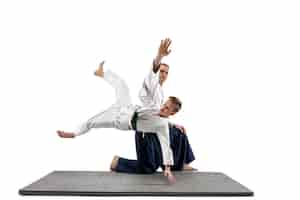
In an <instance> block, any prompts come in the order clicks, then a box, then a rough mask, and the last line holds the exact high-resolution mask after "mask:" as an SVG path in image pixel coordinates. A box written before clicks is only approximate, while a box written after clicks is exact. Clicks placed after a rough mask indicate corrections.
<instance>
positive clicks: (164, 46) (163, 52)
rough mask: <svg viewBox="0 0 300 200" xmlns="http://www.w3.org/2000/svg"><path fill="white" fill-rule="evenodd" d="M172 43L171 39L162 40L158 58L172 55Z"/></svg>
mask: <svg viewBox="0 0 300 200" xmlns="http://www.w3.org/2000/svg"><path fill="white" fill-rule="evenodd" d="M171 43H172V40H171V39H170V38H166V39H164V40H161V42H160V46H159V48H158V56H159V57H164V56H167V55H169V54H170V53H171V49H169V47H170V45H171Z"/></svg>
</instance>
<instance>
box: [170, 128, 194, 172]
mask: <svg viewBox="0 0 300 200" xmlns="http://www.w3.org/2000/svg"><path fill="white" fill-rule="evenodd" d="M170 143H171V148H172V150H173V156H174V165H173V166H171V169H172V170H182V168H183V165H184V164H188V163H190V162H192V161H193V160H195V156H194V153H193V151H192V148H191V145H190V143H189V141H188V137H187V135H186V134H183V133H182V132H181V130H180V129H178V128H176V127H170Z"/></svg>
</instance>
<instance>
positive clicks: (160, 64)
mask: <svg viewBox="0 0 300 200" xmlns="http://www.w3.org/2000/svg"><path fill="white" fill-rule="evenodd" d="M162 65H164V66H167V67H168V68H170V66H169V65H168V64H166V63H159V68H160V66H162Z"/></svg>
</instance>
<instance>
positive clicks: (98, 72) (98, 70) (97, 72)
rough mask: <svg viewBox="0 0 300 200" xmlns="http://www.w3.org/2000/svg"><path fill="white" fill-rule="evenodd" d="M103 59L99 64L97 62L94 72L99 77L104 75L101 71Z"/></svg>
mask: <svg viewBox="0 0 300 200" xmlns="http://www.w3.org/2000/svg"><path fill="white" fill-rule="evenodd" d="M104 63H105V61H102V62H101V63H100V64H99V67H98V69H97V70H96V71H95V72H94V74H95V76H99V77H101V78H103V77H104V72H103V65H104Z"/></svg>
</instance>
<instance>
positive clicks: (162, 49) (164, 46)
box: [153, 38, 172, 73]
mask: <svg viewBox="0 0 300 200" xmlns="http://www.w3.org/2000/svg"><path fill="white" fill-rule="evenodd" d="M171 43H172V41H171V40H170V39H169V38H166V39H165V40H161V42H160V46H159V48H158V52H157V56H156V58H155V59H154V63H153V64H154V65H153V71H154V72H155V73H156V72H157V71H158V68H159V64H160V61H161V60H162V58H163V57H164V56H167V55H169V54H170V53H171V49H169V47H170V45H171Z"/></svg>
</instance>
